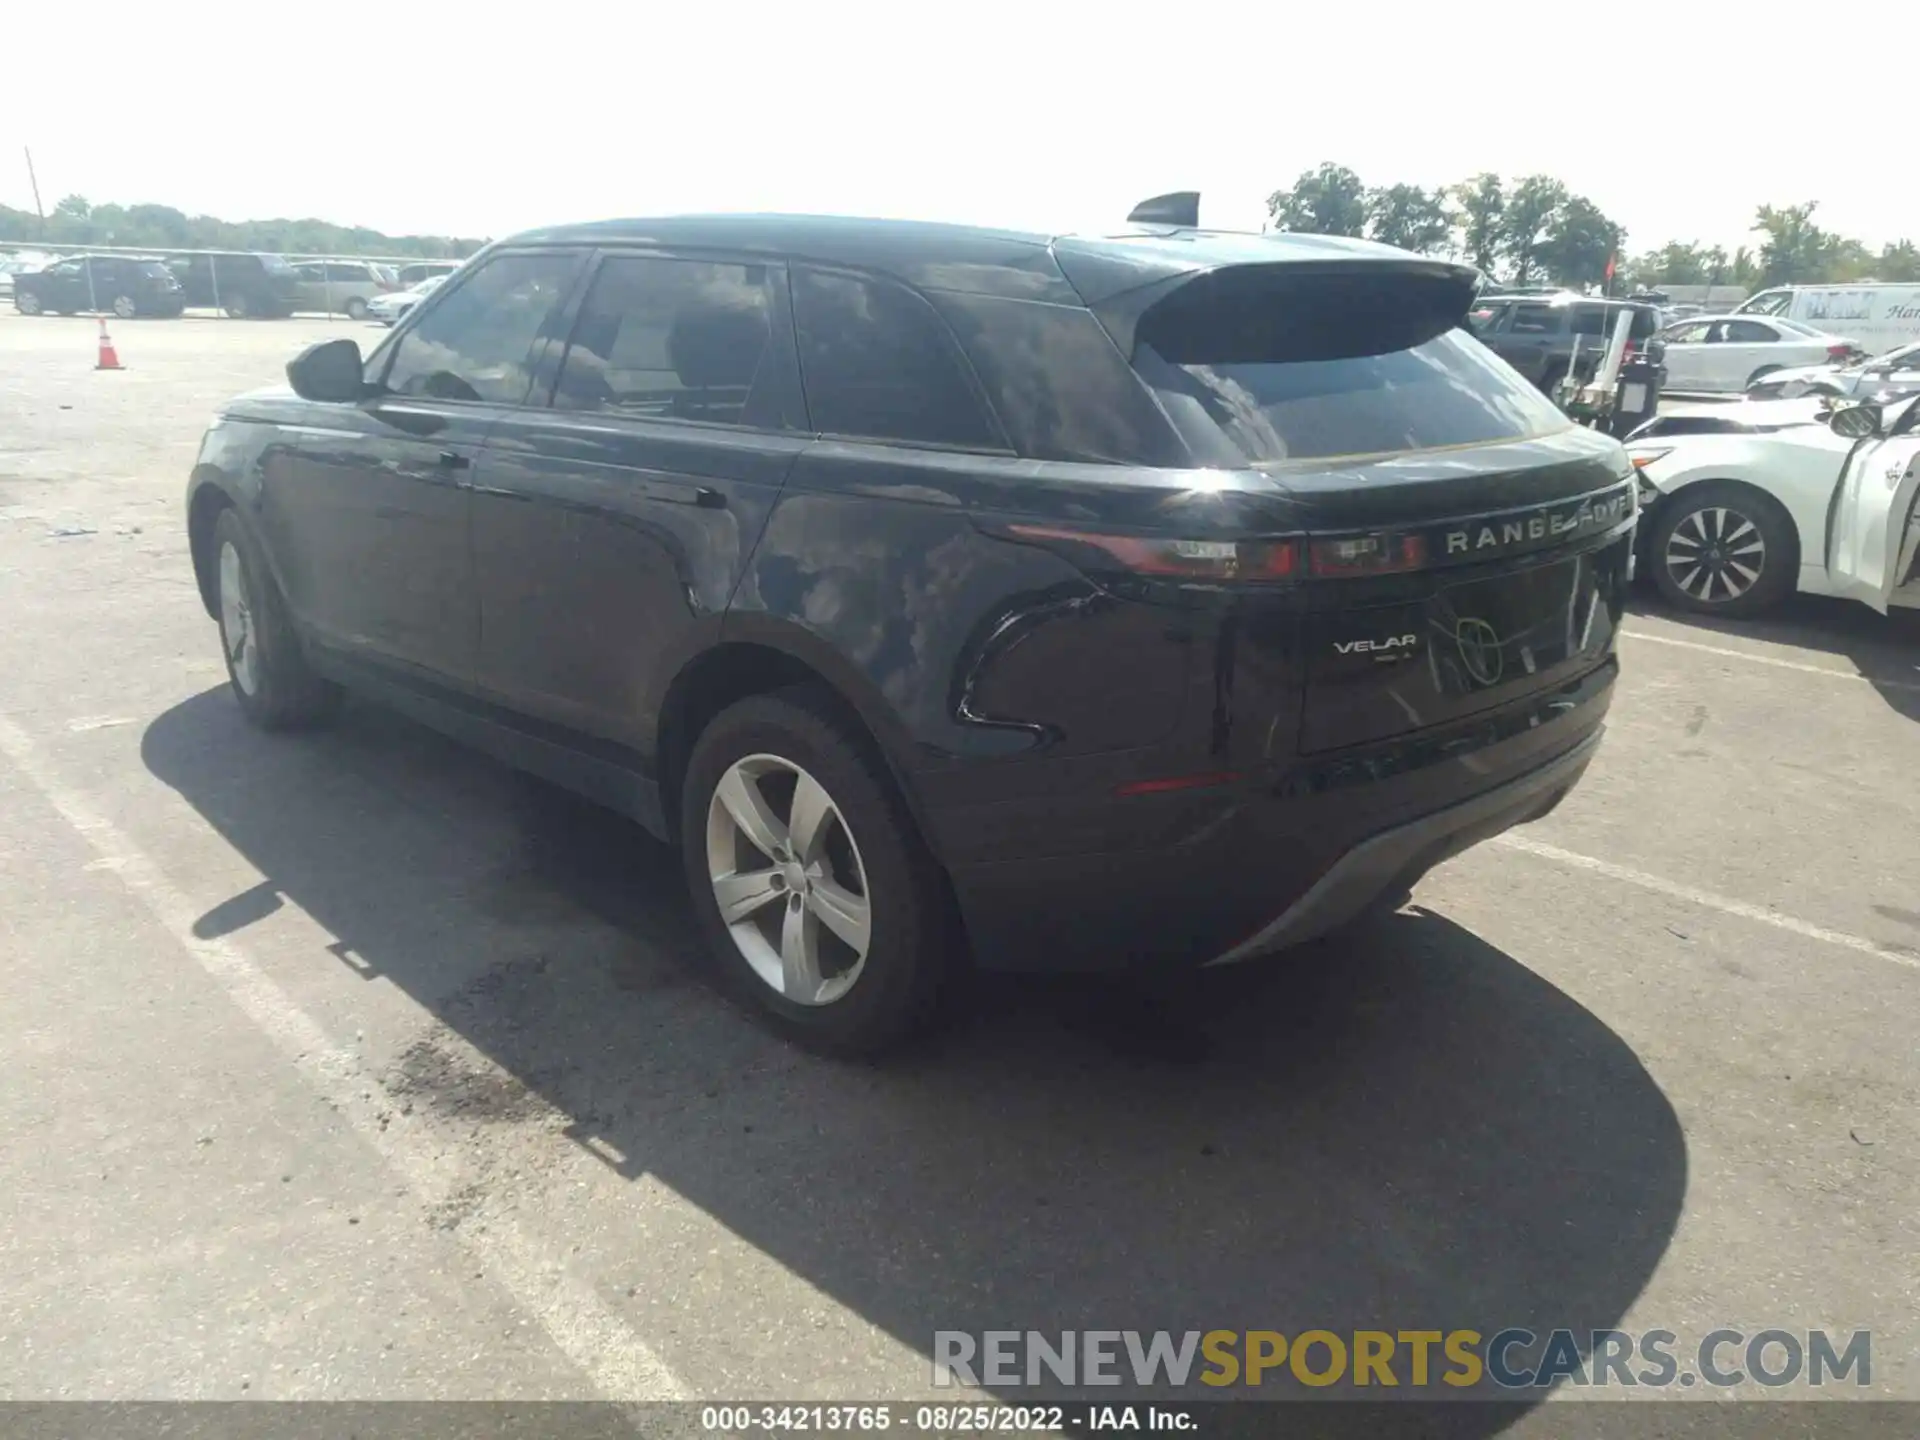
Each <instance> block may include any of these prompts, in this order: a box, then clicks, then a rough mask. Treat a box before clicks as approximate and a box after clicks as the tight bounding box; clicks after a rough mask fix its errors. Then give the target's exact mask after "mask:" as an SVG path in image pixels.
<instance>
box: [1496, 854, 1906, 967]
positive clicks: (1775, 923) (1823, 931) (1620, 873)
mask: <svg viewBox="0 0 1920 1440" xmlns="http://www.w3.org/2000/svg"><path fill="white" fill-rule="evenodd" d="M1493 843H1494V844H1495V845H1499V846H1503V847H1504V848H1506V849H1508V850H1518V851H1520V852H1521V853H1522V854H1526V855H1532V856H1535V857H1537V858H1538V859H1541V860H1551V861H1552V862H1553V863H1554V864H1556V865H1571V866H1573V867H1574V868H1575V869H1578V870H1590V871H1592V872H1593V873H1594V874H1596V875H1605V876H1606V877H1607V878H1608V879H1609V880H1619V881H1621V882H1623V883H1625V884H1628V885H1638V886H1639V887H1640V888H1641V889H1642V890H1652V891H1654V892H1655V893H1657V894H1661V895H1667V896H1671V897H1672V898H1673V899H1675V900H1684V901H1686V902H1687V903H1688V904H1689V905H1700V906H1704V907H1705V908H1706V909H1709V910H1718V911H1720V912H1722V913H1723V914H1727V915H1737V916H1739V917H1740V918H1741V919H1742V920H1752V921H1754V922H1755V923H1756V924H1760V925H1771V926H1772V927H1773V928H1774V929H1776V930H1785V931H1787V932H1789V933H1790V934H1794V935H1801V936H1804V937H1806V938H1807V939H1809V940H1818V941H1821V942H1822V943H1823V944H1827V945H1838V946H1840V947H1841V948H1842V949H1846V950H1857V951H1859V952H1860V953H1861V954H1863V955H1872V956H1873V957H1875V958H1876V959H1879V960H1890V961H1892V962H1893V963H1894V964H1895V965H1904V966H1906V967H1907V968H1908V969H1910V970H1920V956H1914V955H1905V954H1902V953H1901V952H1900V951H1898V950H1889V949H1888V948H1887V947H1886V946H1884V945H1880V944H1877V943H1875V942H1874V941H1872V940H1868V939H1866V938H1865V937H1864V936H1860V935H1849V934H1847V932H1846V931H1844V930H1829V929H1827V927H1826V926H1824V925H1815V924H1812V923H1811V922H1809V921H1806V920H1799V919H1795V918H1794V917H1793V916H1791V915H1782V914H1780V912H1779V911H1777V910H1767V909H1764V908H1762V907H1761V906H1758V905H1749V904H1748V903H1747V902H1746V901H1744V900H1735V899H1732V898H1730V897H1729V896H1726V895H1716V894H1714V893H1713V891H1711V890H1699V889H1695V888H1694V887H1693V886H1691V885H1681V884H1677V883H1676V882H1674V881H1672V880H1666V879H1663V878H1661V877H1660V876H1658V875H1649V874H1648V873H1647V872H1646V871H1644V870H1630V869H1628V868H1627V867H1626V866H1625V865H1615V864H1614V863H1613V862H1612V861H1610V860H1596V859H1595V858H1594V857H1593V856H1591V855H1581V854H1578V853H1577V852H1575V851H1572V850H1562V849H1561V848H1560V847H1559V846H1558V845H1548V844H1546V843H1544V842H1543V841H1539V840H1529V839H1527V838H1526V837H1525V836H1523V835H1515V834H1512V833H1511V832H1509V833H1508V834H1505V835H1499V836H1496V837H1495V838H1494V841H1493Z"/></svg>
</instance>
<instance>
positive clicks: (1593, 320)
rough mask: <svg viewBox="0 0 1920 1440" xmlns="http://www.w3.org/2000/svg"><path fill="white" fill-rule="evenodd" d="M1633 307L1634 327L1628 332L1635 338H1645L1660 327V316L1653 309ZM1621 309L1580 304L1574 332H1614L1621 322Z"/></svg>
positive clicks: (1575, 313) (1574, 314) (1576, 311)
mask: <svg viewBox="0 0 1920 1440" xmlns="http://www.w3.org/2000/svg"><path fill="white" fill-rule="evenodd" d="M1632 308H1633V328H1632V329H1630V330H1629V331H1628V332H1627V334H1628V335H1630V336H1631V337H1632V338H1633V339H1635V340H1645V339H1646V338H1647V337H1648V336H1650V335H1652V334H1653V333H1654V332H1655V331H1657V330H1658V329H1659V328H1660V317H1659V315H1658V314H1656V313H1655V312H1654V311H1652V310H1643V309H1641V308H1640V307H1639V306H1634V307H1632ZM1619 314H1620V310H1619V308H1617V307H1611V306H1606V305H1580V306H1576V307H1575V308H1574V312H1573V333H1574V334H1576V335H1608V336H1611V335H1612V334H1613V327H1614V326H1615V325H1618V324H1619V323H1620V321H1619V318H1618V317H1619Z"/></svg>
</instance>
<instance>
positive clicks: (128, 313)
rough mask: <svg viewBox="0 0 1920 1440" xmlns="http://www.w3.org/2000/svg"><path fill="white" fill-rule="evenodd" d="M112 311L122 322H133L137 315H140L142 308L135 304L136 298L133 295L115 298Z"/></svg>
mask: <svg viewBox="0 0 1920 1440" xmlns="http://www.w3.org/2000/svg"><path fill="white" fill-rule="evenodd" d="M112 310H113V313H114V314H115V315H116V316H118V317H119V318H120V319H122V320H131V319H133V317H134V316H135V315H137V314H139V313H140V307H139V305H137V304H136V303H134V298H133V297H132V296H131V295H116V296H114V297H113V305H112Z"/></svg>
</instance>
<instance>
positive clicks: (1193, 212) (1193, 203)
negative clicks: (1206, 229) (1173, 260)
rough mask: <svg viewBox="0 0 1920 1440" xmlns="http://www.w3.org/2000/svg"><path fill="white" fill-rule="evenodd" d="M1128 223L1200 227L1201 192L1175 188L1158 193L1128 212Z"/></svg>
mask: <svg viewBox="0 0 1920 1440" xmlns="http://www.w3.org/2000/svg"><path fill="white" fill-rule="evenodd" d="M1127 223H1128V224H1129V225H1175V226H1178V227H1180V228H1181V229H1183V230H1194V229H1198V228H1199V225H1200V192H1199V191H1198V190H1175V191H1173V192H1171V193H1170V194H1166V195H1156V196H1154V197H1153V198H1152V199H1151V200H1142V201H1141V202H1140V203H1139V204H1138V205H1136V206H1134V207H1133V209H1132V210H1130V211H1129V212H1127Z"/></svg>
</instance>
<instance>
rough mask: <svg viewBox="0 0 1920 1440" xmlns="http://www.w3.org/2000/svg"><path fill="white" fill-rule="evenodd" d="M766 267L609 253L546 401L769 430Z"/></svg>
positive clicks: (771, 399)
mask: <svg viewBox="0 0 1920 1440" xmlns="http://www.w3.org/2000/svg"><path fill="white" fill-rule="evenodd" d="M780 395H781V386H780V377H779V373H778V366H777V364H776V363H775V362H774V359H773V322H772V305H771V304H770V301H769V295H768V285H767V267H766V266H764V265H731V264H714V263H709V262H707V261H701V260H663V259H654V258H650V257H639V256H633V257H617V258H614V259H610V260H607V261H606V262H605V263H604V264H602V265H601V267H600V271H599V273H598V274H597V275H595V276H594V279H593V287H592V289H590V290H589V291H588V292H587V299H586V303H585V304H584V305H583V306H582V307H581V310H580V318H579V320H578V322H577V323H576V324H575V326H574V331H573V337H572V339H571V341H570V342H569V344H568V346H567V353H566V357H565V359H564V360H563V361H562V362H561V366H560V377H559V381H558V383H557V385H556V386H555V389H554V395H553V404H554V406H555V408H556V409H561V410H610V411H615V412H617V413H619V414H622V415H641V416H649V417H653V418H657V419H670V420H702V421H706V422H708V423H711V424H720V425H756V426H761V427H767V428H772V427H777V426H778V425H779V423H780Z"/></svg>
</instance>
